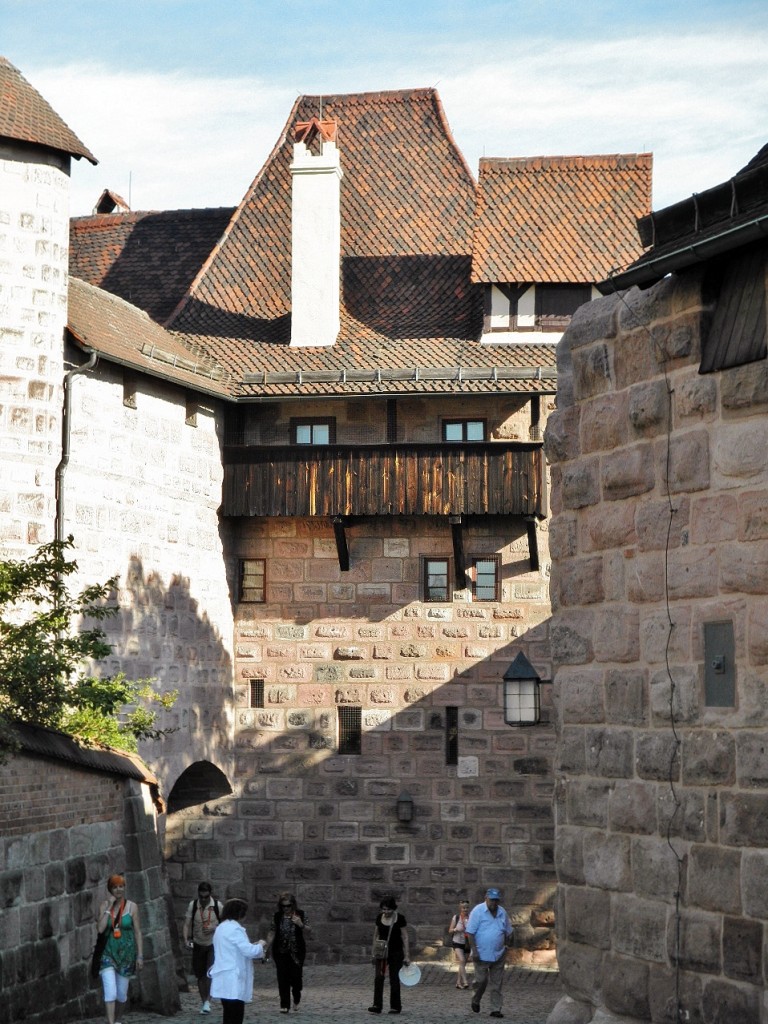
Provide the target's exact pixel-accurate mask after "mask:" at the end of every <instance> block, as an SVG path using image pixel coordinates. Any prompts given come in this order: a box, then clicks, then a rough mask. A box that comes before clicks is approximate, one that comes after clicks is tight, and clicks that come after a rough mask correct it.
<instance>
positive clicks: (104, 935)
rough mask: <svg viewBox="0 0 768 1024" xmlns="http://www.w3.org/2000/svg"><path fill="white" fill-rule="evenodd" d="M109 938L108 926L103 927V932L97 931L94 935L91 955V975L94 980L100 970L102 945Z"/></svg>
mask: <svg viewBox="0 0 768 1024" xmlns="http://www.w3.org/2000/svg"><path fill="white" fill-rule="evenodd" d="M108 938H109V928H108V927H107V928H105V929H104V931H103V932H99V934H98V935H97V936H96V945H95V946H94V947H93V956H92V957H91V977H92V978H93V980H94V981H95V980H96V978H98V976H99V971H100V970H101V954H102V953H103V952H104V947H105V946H106V944H107V939H108Z"/></svg>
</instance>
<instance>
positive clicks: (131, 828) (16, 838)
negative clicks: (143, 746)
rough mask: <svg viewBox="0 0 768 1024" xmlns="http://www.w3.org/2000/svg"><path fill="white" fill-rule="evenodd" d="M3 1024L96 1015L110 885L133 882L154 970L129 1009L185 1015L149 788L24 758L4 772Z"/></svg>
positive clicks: (0, 796)
mask: <svg viewBox="0 0 768 1024" xmlns="http://www.w3.org/2000/svg"><path fill="white" fill-rule="evenodd" d="M0 865H1V867H0V978H1V979H2V990H3V998H2V1000H0V1022H2V1024H10V1022H11V1021H18V1020H25V1021H29V1022H30V1024H43V1022H47V1021H63V1020H70V1019H73V1018H80V1019H82V1018H83V1017H91V1016H97V1015H98V1014H99V1013H100V1012H102V1009H101V1007H103V1002H102V997H101V985H100V983H96V982H92V981H91V978H90V962H91V953H92V950H93V944H94V942H95V940H96V924H95V915H96V910H97V908H98V904H99V902H100V901H101V900H102V899H103V898H104V895H105V892H106V880H107V878H108V877H109V876H110V875H111V874H113V873H115V872H121V873H125V874H126V882H127V887H128V891H129V895H130V898H131V899H133V900H135V901H136V902H137V903H138V904H139V907H140V914H141V922H142V929H143V932H144V936H145V942H144V955H145V959H146V967H145V970H144V972H143V974H142V976H141V979H140V981H134V982H132V983H131V992H132V996H131V998H132V999H133V1000H134V1001H136V1002H138V1003H141V1004H142V1005H145V1006H148V1007H151V1008H152V1009H154V1010H156V1011H158V1012H161V1013H171V1012H173V1010H174V1009H176V1008H177V1007H178V993H177V991H176V985H175V965H174V960H173V951H172V949H171V939H170V935H169V930H168V915H167V880H166V878H165V875H164V872H163V867H162V860H161V856H160V845H159V842H158V836H157V832H156V822H155V813H154V808H153V806H152V802H151V799H150V796H149V792H148V787H146V786H143V785H141V784H140V783H138V782H136V781H134V780H131V779H125V778H123V777H121V776H118V775H112V774H107V773H104V772H100V771H94V770H87V769H83V768H79V767H76V766H74V765H70V764H64V763H62V762H59V761H56V760H49V759H46V758H43V757H38V756H36V755H31V754H26V753H20V754H17V755H14V756H13V757H12V758H11V759H10V761H9V762H8V764H6V765H4V766H3V770H2V773H0Z"/></svg>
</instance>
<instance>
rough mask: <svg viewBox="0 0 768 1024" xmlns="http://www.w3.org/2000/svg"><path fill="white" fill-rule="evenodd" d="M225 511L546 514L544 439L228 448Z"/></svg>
mask: <svg viewBox="0 0 768 1024" xmlns="http://www.w3.org/2000/svg"><path fill="white" fill-rule="evenodd" d="M224 461H225V466H224V488H223V491H224V500H223V507H222V511H223V513H224V515H226V516H331V517H334V516H388V515H391V516H433V515H439V516H444V515H515V516H537V517H539V518H543V517H544V516H546V514H547V508H546V494H545V488H544V454H543V452H542V449H541V445H540V444H535V443H521V442H501V441H494V442H486V443H474V444H390V445H347V444H335V445H323V446H320V445H318V446H314V445H312V446H310V445H306V446H305V445H291V446H269V447H268V446H260V447H246V446H243V447H226V448H225V450H224Z"/></svg>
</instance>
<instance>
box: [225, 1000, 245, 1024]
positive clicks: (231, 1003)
mask: <svg viewBox="0 0 768 1024" xmlns="http://www.w3.org/2000/svg"><path fill="white" fill-rule="evenodd" d="M221 1009H222V1010H223V1012H224V1016H223V1018H222V1024H243V1017H244V1016H245V1003H244V1002H243V1000H242V999H222V1000H221Z"/></svg>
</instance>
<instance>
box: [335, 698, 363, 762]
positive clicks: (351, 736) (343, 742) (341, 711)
mask: <svg viewBox="0 0 768 1024" xmlns="http://www.w3.org/2000/svg"><path fill="white" fill-rule="evenodd" d="M336 711H337V714H338V729H339V753H340V754H359V753H360V752H361V751H362V740H363V709H362V708H354V707H344V708H337V709H336Z"/></svg>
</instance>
